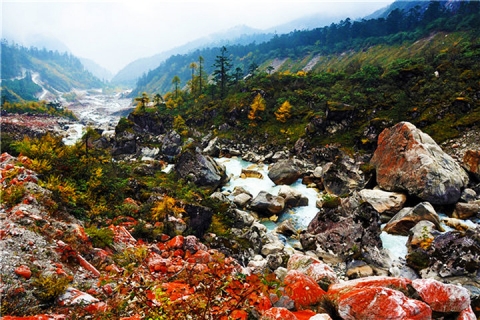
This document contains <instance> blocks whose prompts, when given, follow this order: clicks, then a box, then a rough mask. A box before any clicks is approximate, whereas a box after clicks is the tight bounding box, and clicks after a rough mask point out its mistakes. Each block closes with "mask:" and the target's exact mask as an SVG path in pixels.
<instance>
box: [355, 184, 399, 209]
mask: <svg viewBox="0 0 480 320" xmlns="http://www.w3.org/2000/svg"><path fill="white" fill-rule="evenodd" d="M358 194H359V196H360V198H361V199H362V201H365V202H368V203H370V204H371V205H372V207H373V208H374V209H375V210H377V211H378V212H379V213H383V212H391V213H397V212H398V211H400V210H401V209H402V208H403V205H404V204H405V202H406V201H407V196H406V195H405V194H403V193H399V192H389V191H384V190H380V189H362V190H360V191H359V192H358Z"/></svg>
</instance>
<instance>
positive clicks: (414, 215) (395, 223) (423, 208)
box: [383, 202, 444, 236]
mask: <svg viewBox="0 0 480 320" xmlns="http://www.w3.org/2000/svg"><path fill="white" fill-rule="evenodd" d="M422 220H428V221H431V222H433V224H435V227H436V228H437V230H439V231H444V230H443V227H442V226H441V224H440V218H439V217H438V214H437V213H436V211H435V209H434V208H433V206H432V205H431V204H430V203H428V202H421V203H419V204H417V205H416V206H415V207H413V208H403V209H402V210H400V212H398V213H397V214H396V215H395V216H394V217H393V218H392V219H391V220H390V221H389V222H388V223H387V224H386V225H385V227H384V228H383V231H385V232H388V233H390V234H397V235H403V236H408V234H409V231H410V229H411V228H413V227H414V226H415V225H416V224H417V223H418V222H420V221H422Z"/></svg>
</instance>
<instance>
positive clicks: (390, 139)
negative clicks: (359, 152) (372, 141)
mask: <svg viewBox="0 0 480 320" xmlns="http://www.w3.org/2000/svg"><path fill="white" fill-rule="evenodd" d="M370 163H371V164H372V165H374V166H375V169H376V177H377V184H378V185H379V186H380V187H381V188H382V189H383V190H387V191H399V190H405V191H407V192H408V193H409V194H410V195H412V196H416V197H418V198H420V199H422V200H423V201H428V202H430V203H431V204H433V205H436V204H438V205H446V204H453V203H456V202H457V201H458V199H459V198H460V195H461V190H462V189H463V188H464V187H465V186H466V185H467V183H468V175H467V173H466V172H465V170H464V169H463V168H462V167H460V165H459V164H458V163H457V162H456V161H455V160H454V159H453V158H452V157H450V156H449V155H447V154H446V153H445V152H443V151H442V149H441V148H440V147H439V146H438V145H437V143H436V142H435V141H434V140H433V139H432V138H431V137H430V136H429V135H427V134H425V133H423V132H422V131H421V130H419V129H417V128H416V127H415V126H414V125H413V124H411V123H409V122H400V123H398V124H396V125H394V126H393V127H391V128H387V129H385V130H383V131H382V133H381V134H380V135H379V136H378V146H377V149H376V150H375V152H374V154H373V157H372V159H371V160H370Z"/></svg>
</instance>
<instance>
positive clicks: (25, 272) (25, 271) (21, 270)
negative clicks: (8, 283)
mask: <svg viewBox="0 0 480 320" xmlns="http://www.w3.org/2000/svg"><path fill="white" fill-rule="evenodd" d="M15 273H16V274H17V275H19V276H20V277H23V278H25V279H27V280H28V279H30V277H31V276H32V271H31V270H30V268H29V267H27V266H20V267H18V268H16V269H15Z"/></svg>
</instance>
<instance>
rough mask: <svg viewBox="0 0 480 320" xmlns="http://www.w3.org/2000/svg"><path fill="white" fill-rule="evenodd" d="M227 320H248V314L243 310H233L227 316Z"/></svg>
mask: <svg viewBox="0 0 480 320" xmlns="http://www.w3.org/2000/svg"><path fill="white" fill-rule="evenodd" d="M228 319H232V320H247V319H248V313H247V312H246V311H244V310H233V311H232V313H231V314H230V315H229V316H228Z"/></svg>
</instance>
